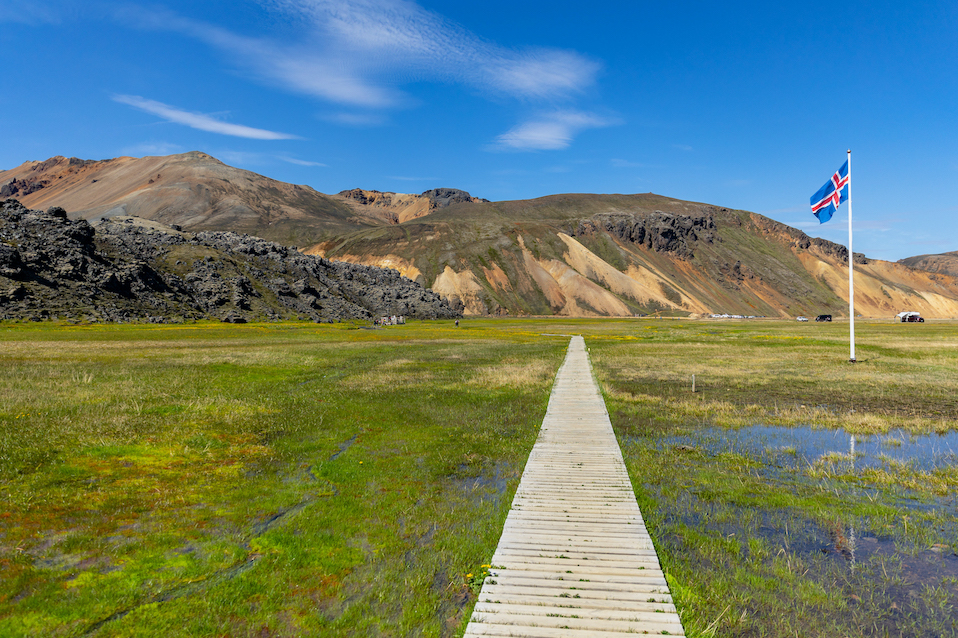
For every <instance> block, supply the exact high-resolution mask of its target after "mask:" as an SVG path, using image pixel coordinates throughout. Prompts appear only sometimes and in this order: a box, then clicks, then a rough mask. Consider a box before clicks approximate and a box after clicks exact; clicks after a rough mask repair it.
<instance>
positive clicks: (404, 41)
mask: <svg viewBox="0 0 958 638" xmlns="http://www.w3.org/2000/svg"><path fill="white" fill-rule="evenodd" d="M260 4H261V5H263V6H264V7H265V8H267V9H269V10H272V11H274V12H276V13H278V14H279V15H280V16H281V17H285V18H286V19H287V21H289V22H291V23H292V24H291V26H292V33H293V34H294V35H293V37H285V38H283V39H280V38H271V37H268V36H263V37H247V36H242V35H239V34H236V33H232V32H230V31H227V30H225V29H222V28H220V27H219V26H216V25H212V24H207V23H203V22H199V21H195V20H190V19H187V18H183V17H181V16H178V15H175V14H172V13H170V12H163V11H160V10H153V9H151V10H144V9H141V8H137V9H131V8H130V7H129V6H127V7H124V8H122V9H118V10H117V15H118V17H120V18H121V19H123V20H124V21H126V22H129V23H133V24H136V25H138V26H140V27H144V28H154V29H166V30H175V31H179V32H181V33H184V34H186V35H189V36H190V37H194V38H197V39H200V40H202V41H204V42H206V43H208V44H209V45H211V46H213V47H215V48H217V49H219V50H221V51H223V52H225V53H227V54H228V55H230V57H231V59H233V60H234V61H236V62H239V63H240V64H241V65H243V66H245V67H246V68H247V69H248V70H250V71H251V72H253V73H255V74H256V75H258V76H260V77H261V79H264V80H267V81H271V82H274V83H277V84H280V85H282V86H285V87H286V88H288V89H292V90H295V91H298V92H302V93H306V94H309V95H313V96H315V97H318V98H321V99H324V100H328V101H330V102H335V103H339V104H346V105H350V106H360V107H369V108H385V107H394V106H399V105H402V104H403V103H405V102H407V101H408V99H409V98H408V97H407V96H406V95H405V94H404V93H403V92H402V90H401V89H400V88H399V87H400V86H402V85H403V84H405V83H410V82H419V81H438V82H450V83H459V84H465V85H470V86H473V87H475V88H479V89H481V90H483V91H492V92H495V93H498V94H503V95H507V96H512V97H515V98H520V99H545V100H554V99H561V98H565V97H568V96H570V95H573V94H578V93H582V92H583V91H585V90H586V89H588V88H589V87H590V86H591V85H593V84H594V83H595V79H596V75H597V73H598V71H599V69H600V68H601V65H600V64H599V63H598V62H597V61H595V60H593V59H591V58H588V57H586V56H584V55H582V54H580V53H577V52H575V51H566V50H560V49H548V48H533V47H528V48H526V49H520V50H514V49H511V48H506V47H503V46H499V45H497V44H495V43H491V42H489V41H487V40H484V39H482V38H480V37H479V36H477V35H476V34H474V33H472V32H471V31H469V30H468V29H466V28H464V27H463V26H461V25H459V24H456V23H454V22H452V21H450V20H448V19H446V18H444V17H443V16H441V15H439V14H438V13H435V12H433V11H429V10H427V9H425V8H423V7H421V6H419V5H418V4H416V3H415V2H411V1H409V0H260Z"/></svg>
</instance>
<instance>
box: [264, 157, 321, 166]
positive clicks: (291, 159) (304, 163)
mask: <svg viewBox="0 0 958 638" xmlns="http://www.w3.org/2000/svg"><path fill="white" fill-rule="evenodd" d="M276 159H278V160H280V161H283V162H286V163H288V164H295V165H296V166H317V167H325V166H326V164H323V163H322V162H310V161H309V160H301V159H296V158H295V157H285V156H282V155H277V156H276Z"/></svg>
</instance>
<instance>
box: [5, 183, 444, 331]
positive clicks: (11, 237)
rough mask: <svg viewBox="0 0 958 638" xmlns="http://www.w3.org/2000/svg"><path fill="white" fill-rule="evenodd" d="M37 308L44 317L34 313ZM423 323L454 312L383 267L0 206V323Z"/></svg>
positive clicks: (245, 241)
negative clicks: (388, 319)
mask: <svg viewBox="0 0 958 638" xmlns="http://www.w3.org/2000/svg"><path fill="white" fill-rule="evenodd" d="M44 313H45V314H44ZM382 315H405V316H407V317H414V318H421V319H434V318H451V317H456V316H460V315H461V311H460V310H458V309H454V308H452V307H450V306H449V304H448V303H447V302H445V301H443V300H442V299H441V298H440V297H439V296H438V295H437V294H435V293H433V292H432V291H429V290H425V289H423V288H422V286H420V285H419V284H417V283H415V282H413V281H411V280H409V279H407V278H405V277H402V276H401V275H400V274H399V273H398V272H396V271H394V270H389V269H382V268H374V267H369V266H359V265H354V264H348V263H344V262H332V261H328V260H326V259H323V258H322V257H316V256H311V255H304V254H302V253H300V252H298V251H296V250H294V249H291V248H288V247H286V246H283V245H280V244H275V243H273V242H268V241H266V240H263V239H260V238H258V237H251V236H248V235H239V234H236V233H230V232H203V233H197V234H191V233H184V232H180V231H176V230H174V229H172V228H169V227H163V226H160V225H159V224H151V223H147V222H144V221H143V220H135V219H133V218H122V217H116V218H112V219H110V220H104V221H101V222H99V223H98V225H97V226H96V227H95V228H94V227H93V226H91V225H90V224H89V223H87V222H85V221H71V220H69V219H68V218H67V217H66V214H65V212H64V211H63V210H62V209H51V210H49V211H47V212H41V211H33V210H28V209H26V208H24V207H23V206H21V205H20V203H19V202H17V201H16V200H6V201H5V202H3V203H2V205H0V318H6V319H23V318H30V317H34V316H58V317H60V318H75V319H86V320H91V319H92V320H106V321H123V320H129V319H134V318H137V319H141V320H143V319H149V320H151V321H168V320H171V319H176V318H179V319H195V318H206V317H208V318H216V319H220V320H223V321H229V322H233V323H239V322H242V321H252V320H267V319H283V318H289V319H292V318H309V319H311V320H314V321H332V320H344V319H371V318H373V317H378V316H382Z"/></svg>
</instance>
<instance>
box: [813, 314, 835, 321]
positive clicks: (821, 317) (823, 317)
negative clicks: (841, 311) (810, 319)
mask: <svg viewBox="0 0 958 638" xmlns="http://www.w3.org/2000/svg"><path fill="white" fill-rule="evenodd" d="M831 320H832V316H831V315H818V316H817V317H815V321H831Z"/></svg>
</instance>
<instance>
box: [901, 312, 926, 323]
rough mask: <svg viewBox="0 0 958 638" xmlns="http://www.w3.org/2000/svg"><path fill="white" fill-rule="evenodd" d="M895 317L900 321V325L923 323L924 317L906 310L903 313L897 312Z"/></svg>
mask: <svg viewBox="0 0 958 638" xmlns="http://www.w3.org/2000/svg"><path fill="white" fill-rule="evenodd" d="M895 317H896V318H898V319H901V322H902V323H925V319H924V317H922V316H921V315H920V314H918V313H917V312H910V311H907V310H906V311H905V312H899V313H898V314H897V315H895Z"/></svg>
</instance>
